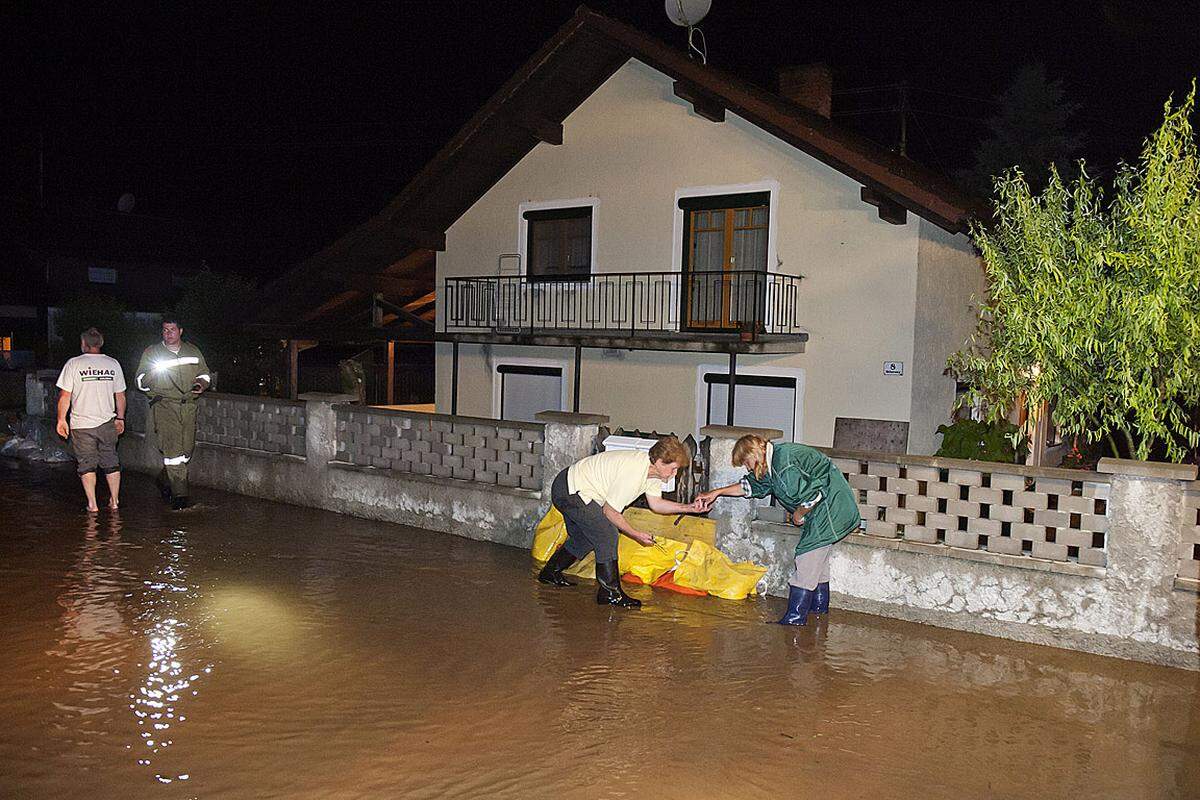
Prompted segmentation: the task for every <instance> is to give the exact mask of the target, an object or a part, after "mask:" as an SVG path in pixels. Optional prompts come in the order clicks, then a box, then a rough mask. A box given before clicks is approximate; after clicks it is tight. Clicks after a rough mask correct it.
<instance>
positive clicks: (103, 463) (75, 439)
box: [71, 420, 121, 475]
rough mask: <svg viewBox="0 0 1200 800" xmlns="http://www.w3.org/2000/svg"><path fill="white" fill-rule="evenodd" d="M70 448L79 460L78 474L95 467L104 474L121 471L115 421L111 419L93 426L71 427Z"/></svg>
mask: <svg viewBox="0 0 1200 800" xmlns="http://www.w3.org/2000/svg"><path fill="white" fill-rule="evenodd" d="M71 449H72V450H74V451H75V460H76V461H77V462H79V474H80V475H83V474H84V473H86V472H92V471H93V470H95V469H96V468H97V467H99V468H100V471H101V472H103V473H104V474H105V475H107V474H109V473H110V472H120V471H121V462H120V461H119V460H118V459H117V423H115V422H113V421H112V420H109V421H108V422H106V423H104V424H103V425H100V426H98V427H95V428H72V429H71Z"/></svg>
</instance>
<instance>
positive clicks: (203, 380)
mask: <svg viewBox="0 0 1200 800" xmlns="http://www.w3.org/2000/svg"><path fill="white" fill-rule="evenodd" d="M196 354H197V355H198V356H199V357H200V363H199V364H197V365H196V381H195V384H194V385H195V386H199V387H200V388H199V389H193V390H192V391H193V392H195V393H196V394H200V393H201V392H203V391H206V390H207V389H208V387H209V386H212V375H210V374H209V372H208V362H207V361H205V360H204V353H201V352H200V351H199V350H197V351H196Z"/></svg>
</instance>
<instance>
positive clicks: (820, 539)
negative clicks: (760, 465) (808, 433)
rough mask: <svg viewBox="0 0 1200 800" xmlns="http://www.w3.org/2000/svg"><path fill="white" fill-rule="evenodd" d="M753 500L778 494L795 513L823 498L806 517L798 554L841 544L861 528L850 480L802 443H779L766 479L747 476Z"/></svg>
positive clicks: (788, 508) (823, 455) (787, 507)
mask: <svg viewBox="0 0 1200 800" xmlns="http://www.w3.org/2000/svg"><path fill="white" fill-rule="evenodd" d="M746 483H747V485H748V487H749V489H750V495H751V497H766V496H767V495H769V494H770V495H774V496H775V499H776V500H778V501H779V502H780V504H782V505H783V507H784V508H786V509H787V510H788V513H791V512H793V511H795V510H796V507H797V506H801V505H807V504H808V503H811V502H812V501H813V499H814V498H816V497H818V496H819V497H820V498H821V500H820V502H819V503H817V505H816V506H815V507H814V508H813V509H812V510H811V511H809V512H808V514H807V515H806V516H805V517H804V523H803V524H802V525H801V526H800V541H799V543H797V545H796V555H802V554H804V553H807V552H809V551H810V550H816V549H817V548H818V547H825V546H826V545H831V544H833V543H834V542H840V541H841V540H842V539H844V538H846V536H848V535H849V534H851V533H853V532H854V531H855V530H857V529H858V526H859V525H860V524H861V523H862V518H861V517H860V516H859V513H858V502H857V498H856V496H855V493H854V490H853V489H851V488H850V484H848V483H846V477H845V476H844V475H842V471H841V470H840V469H838V468H837V465H835V464H834V463H833V462H832V461H830V460H829V458H828V456H826V455H825V454H824V453H822V452H820V451H818V450H814V449H813V448H811V447H806V446H805V445H802V444H791V443H785V444H777V445H775V446H774V452H773V453H772V457H771V468H770V471H769V472H768V473H767V474H766V475H764V476H763V479H762V480H759V479H758V478H756V477H754V473H753V472H751V473H748V474H747V475H746Z"/></svg>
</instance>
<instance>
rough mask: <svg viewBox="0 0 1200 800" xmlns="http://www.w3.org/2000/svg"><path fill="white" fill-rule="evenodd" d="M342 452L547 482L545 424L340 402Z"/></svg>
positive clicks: (344, 457) (416, 467) (415, 467)
mask: <svg viewBox="0 0 1200 800" xmlns="http://www.w3.org/2000/svg"><path fill="white" fill-rule="evenodd" d="M336 413H337V458H338V460H339V461H343V462H346V463H349V464H358V465H360V466H370V467H379V468H381V469H392V470H396V471H398V472H408V473H412V474H414V475H431V476H434V477H441V478H457V479H459V480H465V481H473V482H475V483H486V484H492V485H498V486H509V487H513V488H518V487H519V488H522V489H534V490H538V489H541V488H542V453H543V452H544V450H545V427H544V426H543V425H542V424H541V423H533V422H511V421H507V420H505V421H499V420H488V419H479V418H475V417H453V416H449V415H446V414H417V413H412V412H403V411H393V410H390V409H379V408H362V407H358V406H338V407H337V409H336Z"/></svg>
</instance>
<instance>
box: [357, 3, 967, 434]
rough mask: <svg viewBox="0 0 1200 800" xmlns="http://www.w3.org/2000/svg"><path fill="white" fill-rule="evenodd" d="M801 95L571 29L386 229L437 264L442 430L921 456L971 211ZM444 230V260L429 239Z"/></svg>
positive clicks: (955, 308) (589, 16) (963, 319)
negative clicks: (761, 430)
mask: <svg viewBox="0 0 1200 800" xmlns="http://www.w3.org/2000/svg"><path fill="white" fill-rule="evenodd" d="M789 77H790V80H789V81H788V82H787V83H788V84H789V86H788V92H789V95H790V98H785V97H782V96H779V95H774V94H771V93H768V92H765V91H762V90H760V89H757V88H755V87H752V86H750V85H748V84H745V83H744V82H742V81H739V80H738V79H736V78H733V77H731V76H729V75H726V74H724V73H722V72H720V71H718V70H715V69H713V68H711V67H707V66H704V65H702V64H700V63H698V62H695V61H692V60H690V59H689V58H687V56H685V55H684V54H683V53H681V52H679V51H676V50H674V49H672V48H669V47H667V46H665V45H663V44H662V43H660V42H658V41H656V40H654V39H652V38H650V37H647V36H645V35H644V34H641V33H640V32H638V31H636V30H634V29H632V28H630V27H628V26H626V25H624V24H622V23H619V22H616V21H614V20H611V19H609V18H607V17H604V16H601V15H599V14H596V13H594V12H592V11H589V10H587V9H581V10H580V11H579V12H578V13H577V14H576V15H575V17H574V18H573V19H572V20H571V22H569V23H568V24H567V25H566V26H564V28H563V29H562V30H560V32H559V33H558V34H557V35H556V36H555V37H554V38H553V39H552V40H551V41H550V42H548V43H547V44H546V46H545V47H544V48H543V49H542V50H541V51H540V52H539V53H538V54H536V55H535V56H534V57H533V58H532V59H531V60H530V61H529V62H528V63H527V64H526V65H525V66H524V67H523V68H522V70H521V71H520V72H518V73H517V74H516V75H515V76H513V78H512V79H511V80H510V81H509V82H508V83H507V84H506V85H505V86H504V87H503V88H502V89H501V90H500V91H499V92H498V93H497V94H496V96H494V97H493V98H492V99H491V100H490V101H489V103H488V104H487V105H486V106H485V107H484V108H483V109H482V110H481V111H480V112H479V113H478V114H477V115H476V116H475V117H474V118H473V119H472V120H471V121H470V122H469V123H468V124H467V125H466V126H465V127H464V128H463V129H462V131H460V133H459V134H458V135H457V136H456V137H455V139H454V140H452V141H451V142H450V144H448V145H447V146H446V148H444V149H443V151H442V152H441V153H440V154H439V155H438V156H437V157H436V158H435V159H434V161H433V162H431V163H430V164H429V165H428V166H427V167H426V169H425V170H424V171H423V172H422V173H421V174H420V175H419V176H418V177H417V178H416V179H415V180H414V181H413V182H412V183H411V184H410V185H409V186H408V187H407V188H406V189H405V190H404V192H403V193H402V194H401V195H400V196H399V197H398V198H397V199H396V200H395V201H394V202H393V203H392V204H391V205H390V206H389V208H388V209H387V210H385V211H384V212H383V213H382V214H381V215H380V216H379V217H377V218H376V219H375V220H372V222H371V223H369V224H368V226H364V229H363V231H361V232H359V233H357V234H356V235H357V236H359V237H360V240H367V239H370V240H372V241H376V242H381V241H384V240H386V239H388V238H389V237H390V238H391V239H392V240H394V241H395V242H396V244H395V245H394V246H393V249H392V250H386V248H385V252H381V253H380V255H379V256H378V258H379V259H380V260H379V262H378V266H379V267H384V266H386V263H388V262H390V261H392V260H399V258H400V256H401V255H402V254H403V253H404V252H407V251H406V250H405V249H404V248H405V247H407V248H408V250H411V249H412V248H413V247H415V246H417V245H418V243H420V244H421V246H426V247H431V248H432V249H437V250H439V252H438V253H437V261H436V263H437V292H438V295H437V328H436V331H437V334H436V337H437V339H438V344H437V358H436V365H437V366H436V369H437V379H436V386H437V389H436V401H437V402H436V404H437V409H438V411H442V412H454V413H458V414H465V415H471V416H481V417H495V418H501V417H503V418H514V419H527V418H530V417H531V416H532V414H533V413H535V412H537V411H541V410H547V409H561V410H568V411H569V410H573V409H574V410H581V411H588V412H595V413H603V414H607V415H609V416H610V418H611V420H612V424H613V425H614V426H616V425H620V426H624V427H626V428H639V429H642V430H651V429H654V430H658V431H662V432H665V431H673V432H676V433H679V434H681V435H686V434H687V433H694V432H696V431H698V430H699V428H700V427H702V426H704V425H705V424H708V423H710V422H711V423H720V424H724V423H726V422H727V421H728V419H729V416H728V415H729V412H730V410H731V409H730V403H729V395H730V383H731V380H730V373H731V370H732V372H733V375H734V377H733V380H732V383H733V384H734V389H733V396H734V401H735V402H734V403H733V404H732V406H733V407H732V412H733V422H734V423H735V424H740V425H766V426H771V427H778V428H782V429H783V430H784V431H785V435H786V436H788V437H790V438H793V439H795V440H796V441H802V442H806V443H809V444H815V445H833V444H835V439H836V444H837V445H838V446H848V447H857V448H868V447H874V448H880V449H891V450H904V449H907V450H908V451H909V452H913V453H929V452H932V451H934V450H935V449H936V447H937V442H936V438H937V437H936V434H935V429H936V428H937V426H938V425H939V424H941V423H943V422H946V421H948V419H949V416H950V411H951V407H952V404H953V401H954V395H955V381H954V379H953V378H952V377H950V376H948V375H946V374H944V371H945V365H946V359H947V357H948V356H949V355H950V354H951V353H952V352H954V351H955V350H957V349H958V348H959V347H961V346H962V344H963V343H964V342H965V340H966V339H967V338H968V337H969V335H970V333H971V332H972V329H973V324H974V316H973V312H972V308H971V304H972V297H973V296H974V297H980V296H981V295H982V293H983V291H984V281H983V273H982V267H981V263H980V261H979V259H978V257H977V256H976V255H975V253H974V251H973V249H972V246H971V244H970V241H969V239H968V237H967V236H966V234H965V231H966V229H967V221H968V219H969V218H970V217H971V216H972V214H973V213H974V212H975V211H976V209H977V206H975V205H973V203H972V202H971V201H970V200H969V199H968V198H966V197H964V196H963V195H961V194H960V193H959V192H957V191H956V190H955V189H954V188H953V187H952V186H951V185H950V184H949V182H948V181H946V180H945V179H944V178H943V177H941V176H939V175H936V174H934V173H932V172H930V171H929V170H926V169H924V168H922V167H921V166H919V165H917V164H915V163H914V162H911V161H909V160H907V159H904V158H902V157H899V156H897V155H895V154H893V153H890V152H888V151H886V150H885V149H884V148H882V147H880V146H878V145H875V144H873V143H871V142H868V141H865V140H863V139H861V138H859V137H857V136H854V135H852V134H850V133H849V132H847V131H845V130H843V129H841V128H840V127H839V126H838V125H837V124H836V123H834V122H831V121H830V120H829V119H828V108H829V79H828V72H827V71H825V72H822V71H821V70H820V69H808V70H804V69H801V70H798V71H796V72H794V73H792V74H791V75H790V76H789ZM443 233H444V241H443V239H442V236H443Z"/></svg>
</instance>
